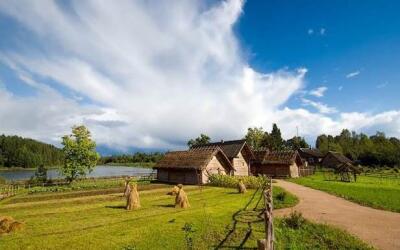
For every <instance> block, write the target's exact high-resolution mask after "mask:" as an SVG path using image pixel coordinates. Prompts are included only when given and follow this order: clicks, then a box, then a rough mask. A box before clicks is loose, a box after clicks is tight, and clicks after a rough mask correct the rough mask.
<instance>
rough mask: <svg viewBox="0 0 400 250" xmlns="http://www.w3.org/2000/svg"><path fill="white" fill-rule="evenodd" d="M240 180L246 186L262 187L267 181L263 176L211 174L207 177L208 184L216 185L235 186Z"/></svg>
mask: <svg viewBox="0 0 400 250" xmlns="http://www.w3.org/2000/svg"><path fill="white" fill-rule="evenodd" d="M240 180H242V181H243V183H244V185H245V186H246V188H259V187H263V186H264V185H265V183H266V182H267V178H266V177H264V176H231V175H222V174H213V175H210V177H209V184H210V185H211V186H216V187H230V188H237V186H238V184H239V181H240Z"/></svg>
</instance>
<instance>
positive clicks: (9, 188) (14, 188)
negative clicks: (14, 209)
mask: <svg viewBox="0 0 400 250" xmlns="http://www.w3.org/2000/svg"><path fill="white" fill-rule="evenodd" d="M22 189H23V187H22V186H19V185H4V186H1V187H0V200H2V199H5V198H8V197H11V196H14V195H16V194H17V193H18V192H19V191H20V190H22Z"/></svg>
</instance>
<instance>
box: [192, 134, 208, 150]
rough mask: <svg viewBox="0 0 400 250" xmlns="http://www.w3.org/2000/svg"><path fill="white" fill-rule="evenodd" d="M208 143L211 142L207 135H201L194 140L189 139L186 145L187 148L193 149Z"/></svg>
mask: <svg viewBox="0 0 400 250" xmlns="http://www.w3.org/2000/svg"><path fill="white" fill-rule="evenodd" d="M210 141H211V138H210V137H209V136H208V135H205V134H201V135H200V136H199V137H197V138H196V139H190V140H189V141H188V142H187V145H188V146H189V148H193V147H194V146H201V145H204V144H207V143H210Z"/></svg>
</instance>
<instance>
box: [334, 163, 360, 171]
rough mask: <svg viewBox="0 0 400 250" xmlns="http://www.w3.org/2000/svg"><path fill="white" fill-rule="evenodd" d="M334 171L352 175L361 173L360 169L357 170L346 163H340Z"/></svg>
mask: <svg viewBox="0 0 400 250" xmlns="http://www.w3.org/2000/svg"><path fill="white" fill-rule="evenodd" d="M336 171H337V172H339V173H342V172H354V173H357V174H360V173H361V169H360V168H358V167H356V166H354V165H353V164H351V163H348V162H346V163H341V164H340V165H339V166H338V167H337V169H336Z"/></svg>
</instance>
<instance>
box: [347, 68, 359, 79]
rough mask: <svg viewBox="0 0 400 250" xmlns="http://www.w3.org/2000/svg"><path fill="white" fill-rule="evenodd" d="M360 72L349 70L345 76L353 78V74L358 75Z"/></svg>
mask: <svg viewBox="0 0 400 250" xmlns="http://www.w3.org/2000/svg"><path fill="white" fill-rule="evenodd" d="M360 73H361V72H360V71H359V70H357V71H354V72H350V73H348V74H347V75H346V78H353V77H355V76H358V75H359V74H360Z"/></svg>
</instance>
